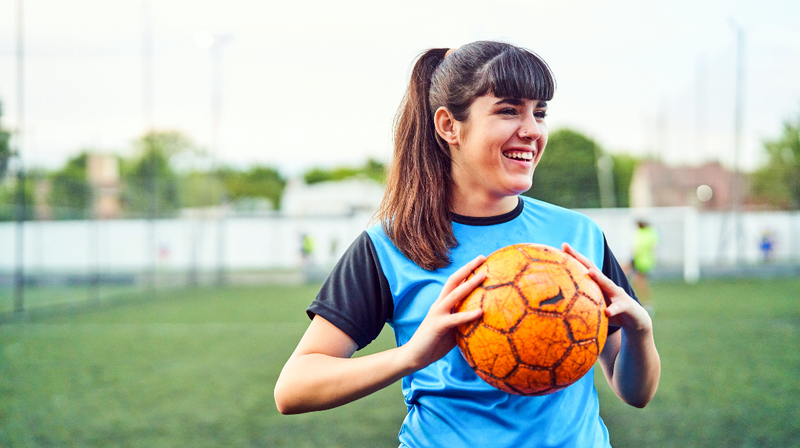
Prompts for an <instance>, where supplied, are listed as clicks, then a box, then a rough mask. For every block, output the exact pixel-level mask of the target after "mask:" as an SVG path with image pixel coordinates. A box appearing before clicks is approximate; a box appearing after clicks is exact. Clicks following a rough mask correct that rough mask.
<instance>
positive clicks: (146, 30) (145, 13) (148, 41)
mask: <svg viewBox="0 0 800 448" xmlns="http://www.w3.org/2000/svg"><path fill="white" fill-rule="evenodd" d="M153 104H154V100H153V22H152V17H151V12H150V1H149V0H143V1H142V116H143V120H144V135H145V136H146V135H148V134H150V133H151V132H152V131H153V126H154V124H153V122H154V118H153V116H154V113H153V111H154V106H153ZM150 171H151V176H150V177H149V178H148V179H147V189H148V193H149V196H150V197H149V200H148V207H147V242H146V243H145V244H146V249H147V250H146V252H147V254H148V257H147V262H148V263H149V266H148V268H147V271H148V272H147V287H148V289H149V290H150V291H149V293H150V294H151V295H154V294H155V284H156V268H157V264H158V262H157V259H156V221H155V218H156V216H155V215H156V207H157V198H156V190H157V185H156V179H155V158H152V160H151V161H150Z"/></svg>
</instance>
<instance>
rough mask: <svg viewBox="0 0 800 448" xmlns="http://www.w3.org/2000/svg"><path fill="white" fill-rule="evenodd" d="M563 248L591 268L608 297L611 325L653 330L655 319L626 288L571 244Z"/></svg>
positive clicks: (640, 330) (608, 313)
mask: <svg viewBox="0 0 800 448" xmlns="http://www.w3.org/2000/svg"><path fill="white" fill-rule="evenodd" d="M561 248H562V249H563V250H564V252H566V253H567V254H569V255H571V256H572V257H574V258H575V259H576V260H578V261H579V262H580V263H581V264H583V265H584V266H586V269H588V270H589V276H590V277H592V279H593V280H594V281H595V282H596V283H597V285H598V286H600V289H601V290H602V291H603V295H604V296H605V297H606V305H607V307H606V316H607V317H608V322H609V323H610V324H611V325H616V326H618V327H622V328H625V329H626V330H628V331H632V332H642V331H644V332H649V331H652V329H653V321H652V320H651V319H650V315H649V314H647V311H646V310H645V309H644V308H643V307H642V306H641V305H639V303H638V302H637V301H636V300H634V299H633V298H632V297H631V296H629V295H628V293H627V292H625V290H624V289H622V288H620V287H619V286H617V285H616V284H615V283H614V282H613V281H611V279H609V278H608V277H606V276H605V274H603V272H602V271H600V269H598V268H597V266H595V265H594V263H592V261H591V260H589V259H588V258H586V257H584V256H583V255H582V254H581V253H579V252H578V251H576V250H575V249H574V248H573V247H572V246H570V245H569V244H567V243H564V244H562V245H561Z"/></svg>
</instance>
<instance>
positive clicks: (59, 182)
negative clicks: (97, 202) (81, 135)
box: [49, 151, 92, 219]
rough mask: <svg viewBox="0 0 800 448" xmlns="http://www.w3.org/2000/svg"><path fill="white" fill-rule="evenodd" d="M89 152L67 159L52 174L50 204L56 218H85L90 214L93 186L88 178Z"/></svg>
mask: <svg viewBox="0 0 800 448" xmlns="http://www.w3.org/2000/svg"><path fill="white" fill-rule="evenodd" d="M88 160H89V154H88V153H87V152H86V151H83V152H81V153H80V154H78V155H77V156H75V157H73V158H71V159H69V160H67V163H66V164H65V165H64V167H62V168H61V169H60V170H58V171H56V172H54V173H52V174H51V175H50V182H51V185H52V186H51V189H50V198H49V202H50V206H51V207H52V210H53V217H54V218H55V219H83V218H86V217H88V216H89V214H90V208H91V204H92V187H91V185H89V181H88V180H87V178H86V166H87V161H88Z"/></svg>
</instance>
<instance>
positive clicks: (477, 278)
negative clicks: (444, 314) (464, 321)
mask: <svg viewBox="0 0 800 448" xmlns="http://www.w3.org/2000/svg"><path fill="white" fill-rule="evenodd" d="M484 280H486V274H484V273H483V272H480V273H478V274H475V275H473V276H472V277H471V278H469V279H467V280H465V281H464V282H462V283H461V284H460V285H458V286H457V287H456V288H455V289H454V290H452V291H450V293H449V294H447V295H446V296H445V297H444V298H443V299H442V301H441V305H442V307H443V308H445V309H446V310H448V311H450V310H452V309H453V308H454V307H455V306H456V305H457V304H458V303H459V302H461V300H463V299H464V297H466V296H467V295H469V293H471V292H472V291H473V290H474V289H475V288H477V287H478V285H480V284H481V283H483V281H484Z"/></svg>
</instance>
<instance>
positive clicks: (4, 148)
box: [0, 128, 11, 181]
mask: <svg viewBox="0 0 800 448" xmlns="http://www.w3.org/2000/svg"><path fill="white" fill-rule="evenodd" d="M9 140H11V134H10V133H9V132H6V131H4V130H3V128H0V181H1V180H3V178H4V177H5V175H6V170H7V169H8V159H10V158H11V146H10V145H9Z"/></svg>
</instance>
